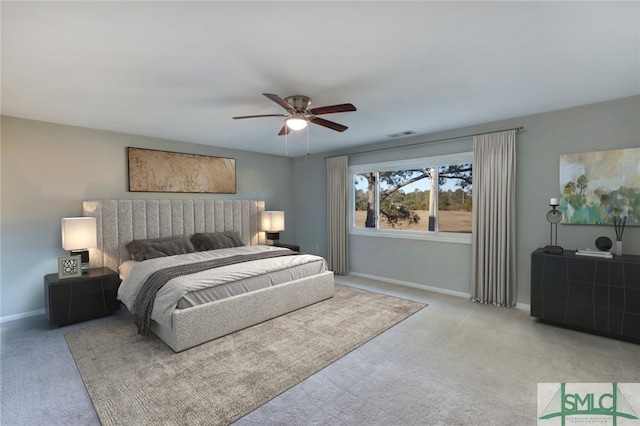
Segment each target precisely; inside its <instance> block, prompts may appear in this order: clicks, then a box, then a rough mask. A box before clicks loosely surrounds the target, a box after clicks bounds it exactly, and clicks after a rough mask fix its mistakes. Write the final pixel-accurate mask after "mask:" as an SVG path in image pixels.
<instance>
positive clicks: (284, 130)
mask: <svg viewBox="0 0 640 426" xmlns="http://www.w3.org/2000/svg"><path fill="white" fill-rule="evenodd" d="M290 131H291V129H290V128H289V126H287V125H286V124H285V125H284V126H282V129H280V132H279V133H278V136H283V135H288V134H289V132H290Z"/></svg>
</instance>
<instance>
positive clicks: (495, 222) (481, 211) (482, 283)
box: [471, 130, 516, 306]
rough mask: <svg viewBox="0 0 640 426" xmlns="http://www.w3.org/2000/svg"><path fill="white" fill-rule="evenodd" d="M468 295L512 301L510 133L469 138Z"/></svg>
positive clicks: (513, 253) (513, 146)
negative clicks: (470, 228) (470, 223)
mask: <svg viewBox="0 0 640 426" xmlns="http://www.w3.org/2000/svg"><path fill="white" fill-rule="evenodd" d="M473 192H474V195H473V238H472V246H471V256H472V258H471V268H472V271H471V283H472V290H471V298H472V300H473V301H475V302H480V303H491V304H494V305H498V306H514V305H515V304H516V211H515V210H516V208H515V194H516V131H515V130H508V131H504V132H498V133H490V134H485V135H478V136H474V137H473Z"/></svg>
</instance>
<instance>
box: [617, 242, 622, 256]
mask: <svg viewBox="0 0 640 426" xmlns="http://www.w3.org/2000/svg"><path fill="white" fill-rule="evenodd" d="M616 254H617V255H618V256H622V240H617V241H616Z"/></svg>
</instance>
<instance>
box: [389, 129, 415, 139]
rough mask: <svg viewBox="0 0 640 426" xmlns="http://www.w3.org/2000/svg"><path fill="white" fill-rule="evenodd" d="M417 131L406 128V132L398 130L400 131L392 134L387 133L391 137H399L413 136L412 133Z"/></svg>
mask: <svg viewBox="0 0 640 426" xmlns="http://www.w3.org/2000/svg"><path fill="white" fill-rule="evenodd" d="M415 134H416V132H414V131H413V130H405V131H404V132H398V133H392V134H390V135H387V137H390V138H399V137H402V136H411V135H415Z"/></svg>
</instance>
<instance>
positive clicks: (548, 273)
mask: <svg viewBox="0 0 640 426" xmlns="http://www.w3.org/2000/svg"><path fill="white" fill-rule="evenodd" d="M531 316H533V317H537V318H540V319H541V320H544V321H545V322H548V323H550V324H555V325H560V326H566V327H571V328H575V329H579V330H582V331H587V332H591V333H596V334H600V335H604V336H609V337H614V338H618V339H622V340H629V341H633V342H636V343H640V256H633V255H623V256H613V258H611V259H607V258H599V257H591V256H578V255H576V254H575V251H571V250H565V251H564V252H563V254H547V253H544V251H543V249H538V250H536V251H534V252H533V253H532V254H531Z"/></svg>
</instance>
